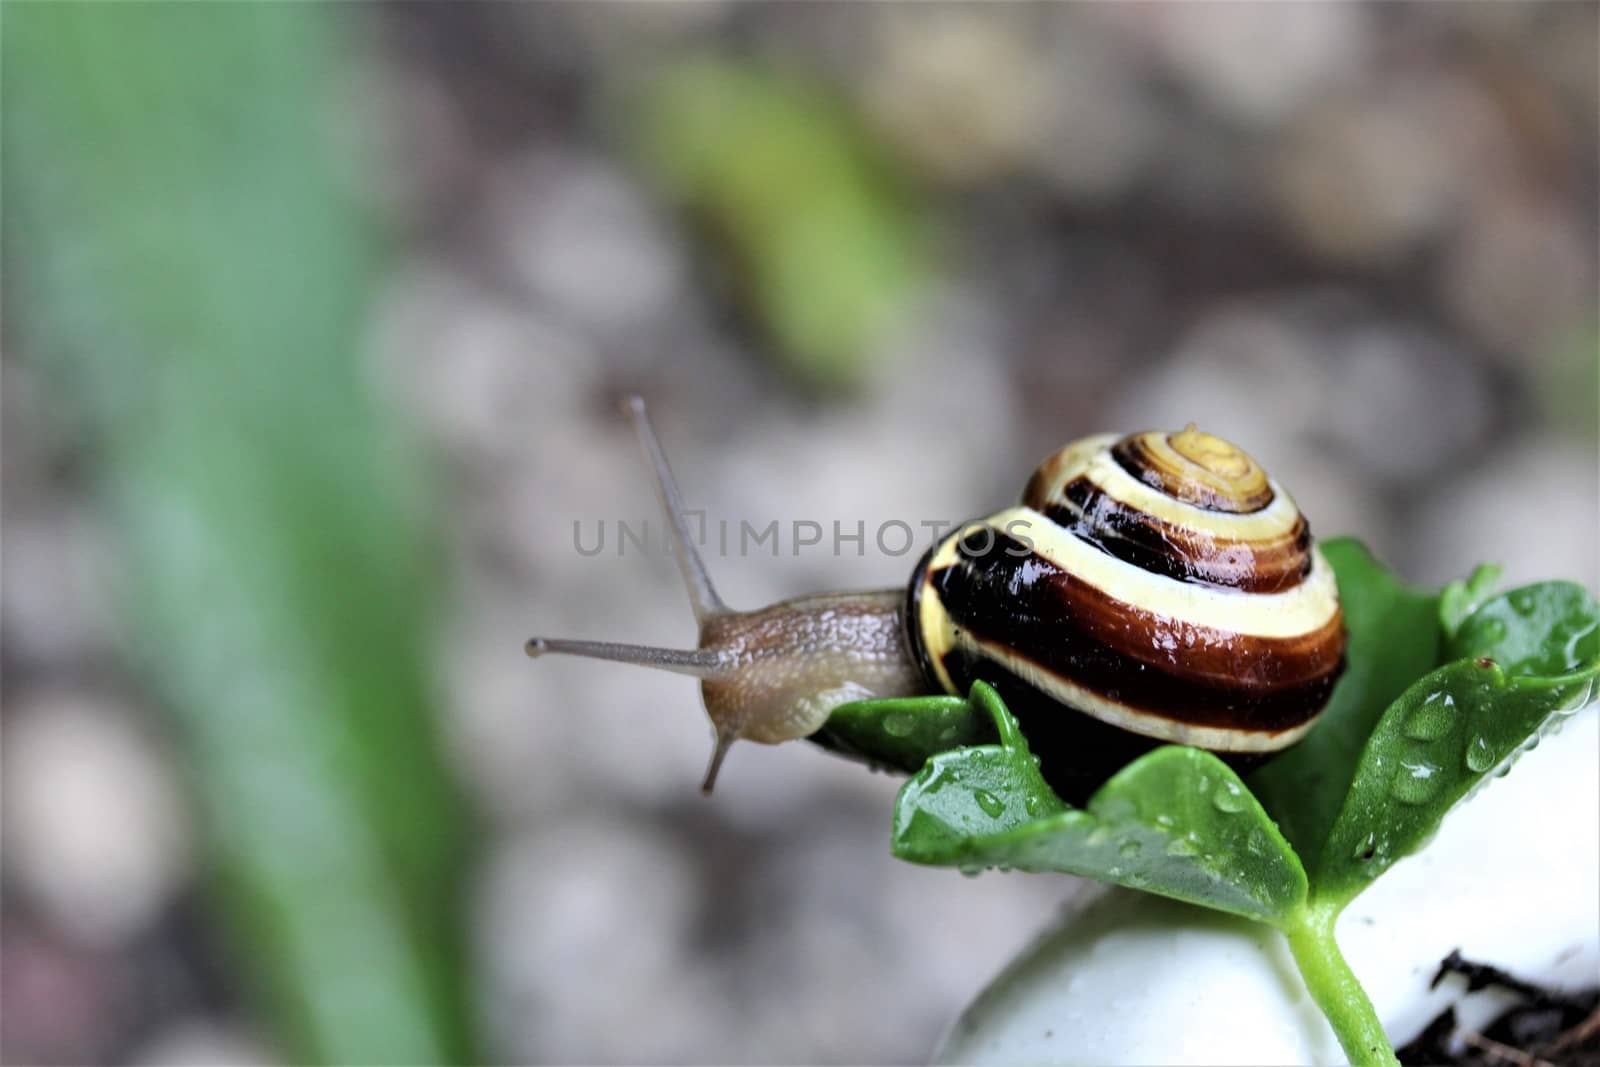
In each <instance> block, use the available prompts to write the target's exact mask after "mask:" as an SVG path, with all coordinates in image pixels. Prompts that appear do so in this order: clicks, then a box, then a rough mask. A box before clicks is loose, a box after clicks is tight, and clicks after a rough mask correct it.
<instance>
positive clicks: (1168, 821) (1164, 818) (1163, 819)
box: [1156, 812, 1172, 826]
mask: <svg viewBox="0 0 1600 1067" xmlns="http://www.w3.org/2000/svg"><path fill="white" fill-rule="evenodd" d="M1156 825H1157V826H1171V825H1172V816H1170V815H1168V814H1166V813H1165V812H1162V813H1161V814H1160V815H1157V816H1156Z"/></svg>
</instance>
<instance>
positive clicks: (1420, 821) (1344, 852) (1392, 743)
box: [1312, 582, 1600, 901]
mask: <svg viewBox="0 0 1600 1067" xmlns="http://www.w3.org/2000/svg"><path fill="white" fill-rule="evenodd" d="M1595 634H1600V605H1597V604H1596V603H1595V600H1594V598H1593V597H1591V596H1590V595H1589V594H1588V593H1587V592H1586V591H1585V590H1583V589H1582V588H1581V587H1579V586H1575V585H1572V584H1571V583H1567V582H1546V583H1542V584H1539V585H1532V586H1526V587H1524V588H1522V589H1517V590H1513V591H1512V592H1510V593H1507V594H1503V595H1501V596H1498V597H1493V598H1491V599H1488V600H1486V601H1484V602H1483V603H1482V605H1481V606H1480V607H1479V608H1478V609H1477V611H1476V612H1474V613H1473V614H1472V615H1470V616H1468V617H1466V618H1465V619H1462V620H1460V623H1459V627H1458V629H1457V630H1456V632H1455V634H1454V636H1452V637H1451V638H1450V639H1449V641H1448V642H1447V645H1446V647H1447V651H1448V653H1449V654H1450V655H1452V656H1459V657H1461V658H1460V659H1458V660H1457V661H1456V662H1454V663H1450V664H1447V665H1446V666H1443V667H1440V668H1438V669H1437V670H1435V671H1433V672H1431V673H1429V674H1427V675H1425V676H1423V677H1422V678H1421V679H1419V680H1418V681H1417V682H1416V683H1415V684H1413V685H1412V686H1411V687H1410V688H1409V689H1407V690H1406V691H1405V693H1404V694H1402V695H1401V697H1400V699H1398V700H1396V701H1395V702H1394V704H1393V705H1391V706H1390V708H1389V710H1388V711H1387V712H1385V713H1384V716H1383V718H1382V719H1380V720H1379V722H1378V725H1377V727H1376V728H1375V729H1374V730H1373V732H1372V736H1371V738H1369V739H1368V741H1367V745H1366V748H1365V749H1364V750H1363V752H1362V755H1361V761H1360V763H1359V764H1358V765H1357V767H1356V772H1355V775H1354V778H1353V780H1352V782H1351V785H1350V791H1349V793H1348V794H1347V795H1346V797H1345V799H1344V803H1343V805H1342V806H1341V808H1340V810H1339V816H1338V819H1337V820H1336V821H1335V823H1334V826H1333V829H1332V831H1331V832H1330V834H1329V838H1328V844H1327V847H1326V848H1325V849H1323V851H1322V854H1321V857H1320V861H1319V862H1318V863H1317V864H1316V865H1315V866H1314V867H1313V869H1312V885H1313V886H1314V888H1315V891H1316V893H1317V895H1318V896H1319V897H1323V898H1328V899H1331V900H1334V901H1348V900H1350V899H1351V898H1352V897H1354V896H1355V895H1356V894H1357V893H1359V892H1360V891H1361V890H1362V889H1364V888H1365V887H1366V886H1367V884H1368V883H1370V882H1371V881H1372V880H1373V879H1374V878H1376V877H1378V875H1380V874H1382V873H1383V872H1384V871H1385V870H1387V869H1388V868H1389V867H1390V866H1391V865H1392V864H1394V862H1395V861H1397V860H1399V859H1401V858H1402V857H1404V856H1406V855H1409V854H1410V853H1412V852H1415V851H1416V850H1417V849H1419V848H1421V847H1422V846H1423V845H1424V844H1426V842H1427V841H1428V840H1429V839H1430V838H1431V837H1432V836H1433V834H1434V833H1435V832H1436V831H1437V830H1438V827H1439V823H1440V822H1441V821H1442V820H1443V819H1444V817H1445V815H1446V814H1447V813H1448V812H1449V811H1450V809H1451V807H1453V806H1454V805H1455V804H1456V803H1457V802H1458V801H1460V800H1461V799H1462V798H1464V797H1466V796H1467V795H1469V794H1470V793H1471V792H1472V791H1473V790H1475V789H1477V788H1479V787H1480V786H1481V785H1482V783H1483V780H1484V776H1485V775H1486V774H1488V773H1489V772H1490V771H1496V772H1498V773H1504V772H1505V770H1506V769H1507V767H1508V766H1509V762H1508V761H1505V757H1506V756H1507V755H1512V756H1514V755H1516V754H1517V753H1519V752H1521V751H1526V750H1527V749H1529V748H1532V747H1533V746H1534V745H1537V744H1538V743H1539V739H1540V738H1541V737H1542V736H1543V735H1544V734H1545V733H1546V732H1549V731H1553V730H1554V729H1556V728H1558V727H1559V725H1560V723H1561V722H1562V721H1564V719H1565V717H1566V716H1567V715H1570V714H1572V713H1573V712H1574V711H1575V710H1576V709H1577V708H1579V707H1582V706H1583V705H1584V704H1585V703H1587V702H1588V701H1590V700H1592V699H1593V698H1594V695H1595V692H1596V687H1597V685H1600V637H1594V636H1589V635H1595ZM1573 635H1577V639H1576V640H1574V636H1573Z"/></svg>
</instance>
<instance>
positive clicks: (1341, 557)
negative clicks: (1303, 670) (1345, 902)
mask: <svg viewBox="0 0 1600 1067" xmlns="http://www.w3.org/2000/svg"><path fill="white" fill-rule="evenodd" d="M1320 548H1321V550H1322V553H1323V555H1324V556H1326V557H1327V560H1328V562H1329V563H1330V564H1331V565H1332V566H1333V569H1334V574H1335V575H1336V576H1337V578H1338V582H1339V599H1340V603H1341V605H1342V607H1343V610H1344V621H1345V627H1346V629H1347V630H1348V631H1349V635H1350V639H1349V646H1348V648H1347V649H1346V653H1345V671H1344V675H1343V676H1342V677H1341V678H1340V679H1339V684H1338V686H1337V687H1336V688H1335V689H1334V691H1333V696H1332V698H1331V700H1330V701H1329V703H1328V708H1327V710H1326V711H1324V712H1323V713H1322V717H1321V718H1320V719H1319V720H1318V721H1317V725H1316V727H1315V728H1314V729H1313V730H1312V731H1311V733H1309V734H1308V735H1306V737H1305V739H1304V740H1302V741H1301V742H1300V743H1299V744H1298V745H1296V746H1295V747H1294V748H1292V749H1290V750H1289V751H1288V752H1285V753H1283V754H1282V755H1279V756H1277V757H1274V759H1273V760H1272V761H1271V762H1270V763H1268V764H1267V765H1266V766H1264V767H1262V768H1261V769H1260V770H1258V771H1256V772H1255V773H1254V774H1252V775H1251V776H1250V786H1251V788H1252V789H1253V790H1255V792H1256V795H1257V796H1259V797H1260V798H1261V802H1262V803H1263V804H1264V805H1266V808H1267V810H1268V811H1269V812H1271V814H1272V817H1273V818H1274V819H1276V820H1277V821H1278V825H1279V826H1280V827H1281V828H1282V830H1283V833H1284V836H1286V837H1287V838H1288V839H1289V841H1290V842H1291V843H1292V844H1293V845H1294V847H1295V850H1296V851H1297V852H1298V853H1299V854H1300V856H1301V858H1302V859H1304V860H1305V862H1306V863H1307V864H1308V865H1311V866H1314V865H1315V863H1316V858H1317V856H1318V855H1319V854H1320V853H1321V851H1322V846H1323V842H1324V841H1325V840H1326V839H1327V836H1328V830H1329V829H1330V828H1331V827H1332V826H1333V820H1334V818H1335V816H1336V815H1338V812H1339V805H1340V804H1341V803H1342V802H1343V800H1344V797H1345V794H1346V793H1347V792H1348V791H1349V787H1350V780H1351V778H1352V777H1353V776H1354V774H1355V768H1356V762H1357V760H1359V759H1360V757H1361V750H1362V747H1363V746H1364V745H1365V744H1366V743H1367V738H1368V737H1369V736H1371V734H1372V729H1373V726H1374V725H1375V724H1376V723H1377V721H1378V719H1379V718H1380V717H1381V716H1382V715H1383V713H1384V711H1385V709H1387V708H1388V707H1389V705H1390V703H1391V702H1392V701H1393V700H1394V699H1395V698H1396V697H1398V696H1399V695H1400V694H1401V693H1402V692H1404V691H1405V689H1406V687H1407V686H1409V685H1410V684H1411V683H1413V682H1415V681H1416V680H1417V678H1419V677H1420V676H1421V675H1423V674H1424V673H1426V672H1428V671H1430V670H1432V669H1433V668H1434V667H1436V666H1437V665H1438V664H1439V660H1440V651H1441V635H1440V632H1439V622H1438V613H1439V597H1438V596H1435V595H1432V594H1427V593H1422V592H1419V591H1417V590H1414V589H1411V588H1410V587H1408V586H1406V585H1405V584H1403V583H1402V582H1400V581H1399V580H1398V579H1396V578H1395V577H1394V575H1393V574H1391V573H1390V572H1389V571H1388V570H1387V569H1386V568H1385V567H1384V566H1383V565H1382V564H1380V563H1378V562H1377V561H1376V560H1375V559H1373V558H1372V555H1371V553H1369V552H1368V551H1367V549H1366V547H1365V546H1363V545H1362V544H1361V543H1360V542H1359V541H1355V540H1353V539H1351V538H1335V539H1333V540H1330V541H1324V542H1322V543H1321V545H1320Z"/></svg>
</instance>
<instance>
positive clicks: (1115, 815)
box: [893, 682, 1306, 923]
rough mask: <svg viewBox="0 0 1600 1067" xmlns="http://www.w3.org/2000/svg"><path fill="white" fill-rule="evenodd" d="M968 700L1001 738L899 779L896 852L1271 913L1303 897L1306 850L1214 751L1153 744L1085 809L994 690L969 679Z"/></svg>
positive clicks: (1281, 912)
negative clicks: (1045, 767) (1047, 775)
mask: <svg viewBox="0 0 1600 1067" xmlns="http://www.w3.org/2000/svg"><path fill="white" fill-rule="evenodd" d="M972 702H973V704H974V705H976V706H978V707H981V708H983V709H985V710H987V711H988V712H989V714H990V715H991V716H992V717H993V718H994V721H995V725H996V728H997V730H998V732H999V734H1000V737H1001V743H1000V744H998V745H985V746H980V747H977V748H969V749H963V750H960V751H956V752H946V753H941V754H940V755H937V756H935V757H934V758H933V759H931V760H929V761H928V764H927V766H926V767H924V768H923V770H922V771H921V772H920V773H919V774H917V775H916V776H915V777H914V778H912V779H911V781H909V782H907V783H906V785H905V786H904V787H903V788H902V789H901V791H900V795H899V797H898V798H897V799H896V801H895V812H894V834H893V847H894V852H895V855H896V856H898V857H900V858H901V859H905V860H910V861H911V862H914V863H925V864H936V865H943V866H954V867H960V868H962V869H963V870H967V871H976V870H978V869H980V868H983V867H1001V868H1016V869H1019V870H1026V871H1059V872H1064V873H1067V874H1075V875H1080V876H1082V877H1087V878H1096V879H1099V880H1101V881H1107V882H1116V883H1118V884H1120V885H1125V886H1129V887H1132V888H1135V889H1142V890H1145V891H1147V892H1151V893H1157V894H1160V895H1162V896H1168V897H1173V898H1175V899H1178V900H1184V901H1189V902H1190V903H1194V904H1200V905H1203V906H1206V907H1210V908H1215V909H1217V910H1219V911H1226V912H1231V913H1233V914H1236V915H1244V916H1247V917H1250V918H1255V919H1262V920H1265V921H1268V922H1273V923H1283V922H1286V921H1287V920H1288V919H1289V918H1290V917H1291V916H1292V915H1293V914H1295V913H1296V911H1297V910H1298V909H1299V908H1300V906H1301V905H1302V904H1303V903H1304V901H1305V899H1306V876H1305V872H1304V870H1303V869H1302V867H1301V865H1300V861H1299V860H1298V859H1297V858H1296V857H1295V855H1294V852H1293V850H1292V849H1290V847H1289V845H1288V843H1287V842H1286V841H1285V840H1284V839H1283V836H1282V835H1281V834H1279V833H1278V830H1277V828H1276V827H1275V826H1274V825H1273V823H1272V820H1271V819H1269V818H1268V817H1267V814H1266V812H1265V811H1264V810H1262V808H1261V805H1260V804H1259V803H1258V802H1257V801H1256V799H1255V797H1254V796H1252V795H1251V793H1250V791H1249V790H1248V789H1247V788H1245V786H1244V783H1243V782H1241V781H1239V778H1238V776H1237V775H1235V774H1234V773H1233V771H1232V770H1230V769H1229V768H1228V766H1227V765H1226V764H1224V763H1223V762H1222V761H1221V760H1219V759H1217V758H1216V757H1215V756H1213V755H1211V754H1210V753H1206V752H1201V751H1199V750H1197V749H1192V748H1182V747H1178V746H1168V747H1165V748H1160V749H1157V750H1155V751H1154V752H1151V753H1149V754H1147V755H1145V756H1143V757H1141V758H1140V759H1138V760H1136V761H1134V762H1133V763H1132V764H1130V765H1129V766H1127V767H1125V768H1124V769H1123V770H1122V771H1121V772H1120V773H1118V774H1117V775H1116V776H1115V777H1113V778H1112V779H1111V780H1110V781H1109V782H1107V783H1106V784H1105V785H1104V786H1102V787H1101V788H1100V789H1099V791H1098V792H1096V793H1095V794H1094V796H1092V797H1091V798H1090V799H1089V804H1088V808H1087V810H1083V811H1080V810H1077V809H1074V808H1070V807H1068V806H1067V805H1066V804H1064V803H1062V801H1061V800H1060V798H1058V797H1057V796H1056V795H1055V793H1054V792H1052V791H1051V789H1050V787H1049V786H1048V785H1046V784H1045V781H1044V779H1043V777H1042V776H1041V775H1040V774H1039V769H1038V760H1037V758H1036V757H1034V756H1033V755H1032V753H1031V752H1029V750H1028V746H1027V743H1026V741H1024V740H1023V738H1022V736H1021V733H1020V732H1019V731H1018V729H1017V725H1016V720H1015V719H1014V718H1013V717H1012V716H1011V714H1010V713H1009V712H1008V711H1007V710H1006V709H1005V706H1004V705H1003V704H1002V703H1001V702H1000V700H999V697H998V696H997V695H996V694H995V693H994V691H993V690H992V689H990V688H989V687H988V686H986V685H984V684H983V683H981V682H980V683H977V684H975V685H974V686H973V689H972Z"/></svg>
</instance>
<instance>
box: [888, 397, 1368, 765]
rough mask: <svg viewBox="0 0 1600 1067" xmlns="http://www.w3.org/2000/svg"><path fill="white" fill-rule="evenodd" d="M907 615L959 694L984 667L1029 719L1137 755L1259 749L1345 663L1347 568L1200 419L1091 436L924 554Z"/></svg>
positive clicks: (948, 687)
mask: <svg viewBox="0 0 1600 1067" xmlns="http://www.w3.org/2000/svg"><path fill="white" fill-rule="evenodd" d="M907 623H908V625H907V627H906V629H907V633H908V635H909V638H910V641H911V644H912V651H913V654H914V655H915V656H916V657H917V659H918V662H919V663H920V664H921V666H922V668H923V670H924V672H925V673H926V674H927V675H928V678H929V681H930V682H932V683H933V684H934V685H936V686H937V687H939V688H940V689H943V690H945V691H947V692H952V693H963V692H965V691H966V690H967V688H968V687H969V686H970V685H971V683H972V681H973V680H975V679H980V678H981V679H983V680H985V681H988V682H990V683H991V684H994V685H996V686H997V687H998V688H999V689H1000V691H1001V694H1002V695H1003V696H1004V697H1005V698H1006V699H1007V700H1008V702H1011V703H1012V704H1013V705H1015V706H1017V707H1018V708H1019V715H1020V716H1021V717H1023V718H1024V723H1023V725H1024V728H1025V729H1028V730H1036V728H1039V727H1043V728H1045V732H1049V731H1051V730H1054V731H1055V732H1057V733H1061V734H1063V735H1064V737H1063V743H1065V744H1067V745H1069V746H1079V747H1082V746H1100V747H1106V743H1107V742H1108V740H1111V741H1115V742H1116V743H1115V744H1111V745H1110V747H1112V748H1118V747H1120V748H1124V749H1127V755H1129V756H1130V757H1131V756H1132V755H1137V753H1138V751H1139V750H1141V749H1142V748H1148V747H1153V746H1154V745H1155V744H1159V743H1169V742H1170V743H1178V744H1188V745H1194V746H1196V747H1199V748H1205V749H1210V750H1212V751H1215V752H1219V753H1224V754H1238V755H1241V756H1245V757H1251V756H1258V755H1261V754H1266V753H1271V752H1274V751H1277V750H1279V749H1282V748H1284V747H1287V746H1288V745H1291V744H1293V743H1294V742H1295V741H1297V740H1299V739H1300V738H1301V737H1302V736H1304V735H1305V733H1306V732H1307V731H1308V730H1310V729H1311V726H1312V725H1313V723H1314V722H1315V720H1316V717H1317V715H1318V714H1320V712H1321V711H1322V709H1323V707H1324V706H1325V705H1326V703H1327V700H1328V696H1329V694H1330V693H1331V691H1332V689H1333V685H1334V683H1335V681H1337V679H1338V675H1339V672H1340V671H1341V670H1342V668H1343V663H1344V646H1345V631H1344V624H1343V618H1342V616H1341V613H1340V610H1339V600H1338V590H1337V587H1336V586H1335V583H1334V576H1333V572H1332V570H1331V569H1330V568H1329V566H1328V563H1327V561H1326V560H1325V559H1323V557H1322V555H1321V553H1320V552H1319V551H1318V550H1317V549H1316V547H1315V546H1314V545H1313V544H1312V541H1311V532H1310V529H1309V527H1308V526H1307V525H1306V521H1305V519H1304V517H1303V516H1302V515H1301V514H1300V510H1299V508H1297V507H1296V506H1295V503H1294V501H1293V500H1292V499H1291V498H1290V497H1289V495H1288V494H1287V493H1285V492H1284V491H1283V489H1282V487H1280V486H1279V485H1278V484H1277V483H1276V482H1274V481H1273V480H1272V479H1270V478H1269V477H1267V475H1266V473H1265V472H1264V471H1263V470H1262V469H1261V467H1260V466H1259V465H1258V464H1257V463H1256V462H1255V460H1253V459H1252V458H1251V457H1250V456H1249V455H1248V454H1246V453H1245V452H1243V451H1242V450H1240V449H1239V448H1237V447H1236V446H1234V445H1232V444H1230V443H1228V442H1226V441H1224V440H1222V439H1220V438H1217V437H1214V436H1212V435H1210V434H1206V433H1201V432H1200V431H1198V430H1196V429H1195V428H1194V427H1192V426H1191V427H1189V428H1188V429H1186V430H1183V431H1180V432H1177V433H1161V432H1149V433H1138V434H1132V435H1129V436H1126V437H1120V438H1119V437H1117V436H1116V435H1111V434H1104V435H1099V436H1095V437H1089V438H1085V439H1083V440H1080V441H1077V442H1074V443H1072V444H1070V445H1067V446H1066V447H1065V448H1063V449H1061V450H1060V451H1059V452H1057V453H1055V454H1054V455H1052V456H1051V457H1049V458H1048V459H1046V460H1045V461H1044V463H1043V464H1041V465H1040V467H1039V468H1038V470H1036V471H1035V472H1034V474H1033V477H1032V478H1031V479H1030V480H1029V482H1028V485H1027V488H1026V489H1025V490H1024V492H1023V497H1022V503H1021V506H1019V507H1014V508H1009V509H1007V510H1005V511H1002V512H1000V513H998V514H996V515H992V516H990V517H989V518H987V519H983V520H981V521H978V522H974V523H969V524H967V525H966V526H964V527H962V528H961V529H959V530H957V531H956V532H955V533H953V534H952V535H951V536H949V537H947V538H945V539H944V540H943V541H941V542H940V543H938V544H937V545H935V546H934V547H933V549H932V550H931V551H930V552H929V554H928V555H927V556H926V557H924V559H923V561H922V563H921V564H920V565H919V566H918V569H917V572H916V573H915V575H913V578H912V582H911V586H910V592H909V599H908V603H907ZM1074 712H1077V713H1081V715H1074V714H1073V713H1074ZM1085 717H1086V718H1085ZM1030 719H1031V720H1032V722H1031V723H1030V721H1029V720H1030ZM1128 735H1132V738H1133V739H1132V741H1130V740H1129V738H1128ZM1032 736H1033V733H1030V737H1032ZM1046 758H1047V761H1048V759H1049V757H1048V756H1047V757H1046Z"/></svg>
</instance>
